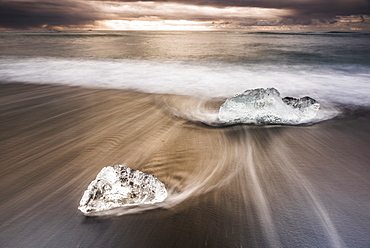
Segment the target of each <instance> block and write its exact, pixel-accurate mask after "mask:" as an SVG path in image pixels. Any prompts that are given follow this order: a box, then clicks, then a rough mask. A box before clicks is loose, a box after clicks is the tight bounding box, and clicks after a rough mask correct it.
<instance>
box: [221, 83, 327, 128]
mask: <svg viewBox="0 0 370 248" xmlns="http://www.w3.org/2000/svg"><path fill="white" fill-rule="evenodd" d="M319 108H320V104H319V103H318V102H317V101H316V100H314V99H312V98H310V97H308V96H306V97H303V98H300V99H296V98H292V97H285V98H284V99H281V97H280V93H279V91H278V90H276V89H275V88H267V89H262V88H259V89H253V90H246V91H245V92H244V93H242V94H239V95H236V96H234V97H231V98H229V99H227V100H226V101H225V102H224V103H223V104H222V105H221V107H220V110H219V113H218V118H219V120H220V122H223V123H225V124H235V123H254V124H299V123H306V122H309V121H310V120H311V119H312V118H314V117H315V116H316V114H317V112H318V110H319Z"/></svg>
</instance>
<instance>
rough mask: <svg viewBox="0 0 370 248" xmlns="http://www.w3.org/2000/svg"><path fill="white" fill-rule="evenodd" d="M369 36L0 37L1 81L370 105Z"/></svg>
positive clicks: (156, 34) (26, 34)
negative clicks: (273, 92)
mask: <svg viewBox="0 0 370 248" xmlns="http://www.w3.org/2000/svg"><path fill="white" fill-rule="evenodd" d="M369 39H370V33H369V32H347V33H346V32H343V33H340V32H326V33H325V32H322V33H298V32H297V33H289V32H287V33H269V32H256V33H253V32H114V31H109V32H108V31H105V32H103V31H100V32H99V31H90V32H88V31H86V32H1V33H0V81H3V82H25V83H47V84H64V85H78V86H84V87H103V88H115V89H130V90H138V91H143V92H150V93H166V94H180V95H193V96H199V97H206V98H217V97H230V96H233V95H235V94H237V93H241V92H243V91H245V90H247V89H251V88H259V87H263V88H267V87H275V88H276V89H278V90H279V91H280V92H281V93H282V95H284V96H296V97H298V96H305V95H310V96H312V97H313V98H315V99H316V98H317V100H319V101H320V100H327V101H330V102H337V103H345V104H355V105H364V106H368V105H369V104H370V96H369V94H368V92H370V84H369V81H370V80H369V78H370V75H369V71H370V70H369V68H370V60H369V57H370V43H369Z"/></svg>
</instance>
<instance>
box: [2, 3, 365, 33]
mask: <svg viewBox="0 0 370 248" xmlns="http://www.w3.org/2000/svg"><path fill="white" fill-rule="evenodd" d="M90 29H91V30H298V31H299V30H313V31H315V30H338V31H353V30H366V31H370V0H167V1H166V0H162V1H156V0H152V1H125V0H0V30H90Z"/></svg>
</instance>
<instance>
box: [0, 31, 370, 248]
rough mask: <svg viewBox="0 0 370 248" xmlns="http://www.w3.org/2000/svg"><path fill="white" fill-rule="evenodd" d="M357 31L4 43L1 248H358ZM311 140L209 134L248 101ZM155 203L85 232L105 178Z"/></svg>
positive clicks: (360, 130)
mask: <svg viewBox="0 0 370 248" xmlns="http://www.w3.org/2000/svg"><path fill="white" fill-rule="evenodd" d="M369 41H370V33H369V32H216V31H213V32H199V31H197V32H190V31H186V32H183V31H171V32H161V31H155V32H154V31H153V32H149V31H147V32H145V31H62V32H56V31H48V32H41V31H1V32H0V122H1V129H0V157H1V161H0V187H1V189H2V192H1V196H0V198H1V199H3V201H2V202H1V203H0V212H1V213H5V214H2V215H1V217H0V231H1V234H0V246H1V247H161V248H163V247H335V248H336V247H364V248H367V247H369V246H370V235H369V233H370V228H369V227H370V211H369V209H370V191H369V188H370V166H369V165H370V156H369V152H368V150H369V145H370V125H369V124H370V94H369V92H370V59H369V58H370V42H369ZM271 87H274V88H276V89H277V90H279V92H280V94H281V97H286V96H289V97H295V98H300V97H304V96H310V97H311V98H314V99H315V100H317V101H318V102H319V103H320V109H319V112H318V115H317V116H318V117H317V118H316V119H314V120H312V122H310V123H308V125H306V124H305V125H296V126H295V125H250V124H249V125H245V124H239V125H230V126H217V125H213V124H214V122H215V120H216V119H217V113H218V110H219V108H220V106H221V104H222V103H223V102H224V101H225V100H226V99H227V98H229V97H233V96H235V95H236V94H240V93H242V92H244V91H245V90H249V89H256V88H271ZM115 164H123V165H126V166H128V167H130V168H132V169H138V170H141V171H143V172H145V173H149V174H152V175H155V176H156V177H157V178H158V179H159V180H160V181H161V182H163V183H164V184H165V186H166V188H167V191H168V197H167V198H166V200H165V201H164V202H162V203H158V204H153V205H149V206H138V207H132V208H118V209H115V210H113V211H111V212H109V214H106V213H104V212H103V213H101V215H103V216H98V217H85V216H84V215H83V214H82V213H81V212H80V211H79V210H78V209H77V208H78V206H79V201H80V199H81V197H82V194H83V192H84V190H86V188H87V186H88V185H89V183H90V182H91V181H92V180H94V178H95V177H96V175H97V174H98V173H99V171H100V170H101V169H102V168H103V167H106V166H113V165H115Z"/></svg>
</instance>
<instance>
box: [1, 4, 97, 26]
mask: <svg viewBox="0 0 370 248" xmlns="http://www.w3.org/2000/svg"><path fill="white" fill-rule="evenodd" d="M97 18H100V13H99V12H98V11H97V9H96V8H95V7H94V5H93V4H92V2H89V1H69V0H63V1H57V0H56V1H53V0H39V1H29V0H28V1H27V0H24V1H18V0H15V1H14V0H13V1H9V0H3V1H1V2H0V27H4V28H37V27H41V26H43V25H44V26H45V25H47V26H68V25H79V24H86V23H93V22H94V20H96V19H97Z"/></svg>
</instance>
